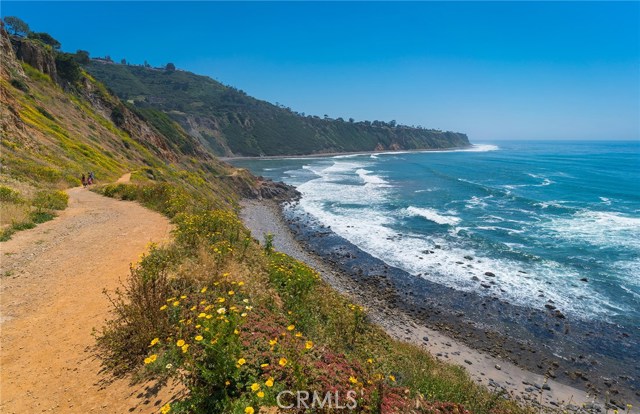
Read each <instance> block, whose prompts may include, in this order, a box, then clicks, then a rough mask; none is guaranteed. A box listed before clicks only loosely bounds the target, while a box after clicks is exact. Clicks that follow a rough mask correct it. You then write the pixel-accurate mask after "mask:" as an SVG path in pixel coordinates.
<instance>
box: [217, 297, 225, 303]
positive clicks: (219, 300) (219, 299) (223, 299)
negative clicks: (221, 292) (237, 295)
mask: <svg viewBox="0 0 640 414" xmlns="http://www.w3.org/2000/svg"><path fill="white" fill-rule="evenodd" d="M225 300H226V299H225V298H218V303H222V302H224V301H225Z"/></svg>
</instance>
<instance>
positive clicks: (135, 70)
mask: <svg viewBox="0 0 640 414" xmlns="http://www.w3.org/2000/svg"><path fill="white" fill-rule="evenodd" d="M86 69H87V71H89V72H90V73H91V74H92V75H93V76H95V77H96V78H97V79H99V80H100V81H102V82H104V83H105V84H106V85H107V86H108V87H109V88H110V89H112V90H113V91H114V92H115V94H117V95H118V96H119V97H120V98H122V99H123V100H127V101H129V102H131V103H132V105H135V106H136V107H139V108H154V109H157V110H160V111H163V112H164V113H166V114H168V115H169V116H170V117H171V118H172V119H174V120H176V121H177V122H178V123H179V124H180V125H181V126H182V127H183V128H184V129H185V130H186V131H187V132H188V133H189V134H191V135H192V136H194V137H197V138H199V139H200V141H201V142H202V143H203V144H204V145H205V146H207V147H208V148H209V149H210V150H211V151H212V152H214V153H215V154H217V155H247V156H258V155H284V154H312V153H321V152H344V151H373V150H389V149H418V148H449V147H460V146H466V145H469V141H468V139H467V137H466V135H464V134H460V133H454V132H441V131H436V130H428V129H418V128H411V127H407V126H396V125H395V124H389V123H385V122H379V121H374V122H373V123H370V122H349V121H344V120H342V119H336V120H333V119H320V118H318V117H312V116H307V117H304V116H301V115H299V114H296V113H294V112H292V111H291V110H289V109H286V108H282V107H278V106H276V105H272V104H270V103H268V102H265V101H261V100H258V99H255V98H252V97H250V96H248V95H247V94H246V93H244V92H243V91H241V90H238V89H235V88H231V87H228V86H224V85H222V84H221V83H219V82H216V81H214V80H213V79H211V78H208V77H206V76H200V75H196V74H193V73H190V72H185V71H168V70H159V69H153V68H145V67H142V66H130V65H118V64H113V63H105V62H102V61H92V62H91V63H89V64H88V65H87V66H86Z"/></svg>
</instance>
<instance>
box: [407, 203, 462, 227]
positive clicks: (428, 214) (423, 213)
mask: <svg viewBox="0 0 640 414" xmlns="http://www.w3.org/2000/svg"><path fill="white" fill-rule="evenodd" d="M405 211H406V212H407V214H409V215H412V216H420V217H424V218H426V219H427V220H429V221H433V222H434V223H438V224H446V225H450V226H453V225H456V224H458V223H460V217H456V216H450V215H444V214H440V213H439V212H437V211H436V210H433V209H430V208H420V207H413V206H410V207H407V209H406V210H405Z"/></svg>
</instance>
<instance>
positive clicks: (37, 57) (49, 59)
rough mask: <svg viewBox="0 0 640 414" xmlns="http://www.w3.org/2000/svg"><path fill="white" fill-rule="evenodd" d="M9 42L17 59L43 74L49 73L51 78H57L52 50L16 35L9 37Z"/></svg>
mask: <svg viewBox="0 0 640 414" xmlns="http://www.w3.org/2000/svg"><path fill="white" fill-rule="evenodd" d="M11 44H12V45H13V50H14V51H15V55H16V57H17V58H18V59H19V60H21V61H23V62H25V63H27V64H29V65H30V66H32V67H33V68H35V69H37V70H38V71H40V72H42V73H44V74H45V75H49V76H50V77H51V79H53V80H57V79H58V73H57V71H56V59H55V54H54V53H55V52H54V51H53V50H51V49H50V48H46V47H42V46H41V45H38V44H37V43H36V42H34V41H32V40H29V39H23V38H17V37H12V38H11Z"/></svg>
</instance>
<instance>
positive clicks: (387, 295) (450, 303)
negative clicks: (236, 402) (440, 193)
mask: <svg viewBox="0 0 640 414" xmlns="http://www.w3.org/2000/svg"><path fill="white" fill-rule="evenodd" d="M241 215H242V217H243V220H244V222H245V224H246V225H247V227H249V229H250V230H251V231H252V233H253V235H254V237H256V238H257V239H262V237H263V235H264V234H266V233H272V234H274V240H275V246H276V248H277V249H278V250H280V251H283V252H285V253H287V254H289V255H291V256H293V257H296V258H297V259H299V260H302V261H304V262H306V263H308V264H309V265H311V266H312V267H314V268H315V269H316V270H318V271H320V273H321V274H322V276H323V278H324V279H325V280H326V281H327V282H328V283H329V284H331V285H332V286H333V287H334V288H335V289H337V290H338V291H340V292H342V293H344V294H347V295H350V296H351V297H353V299H354V300H355V301H357V302H360V303H361V304H362V305H364V306H366V307H367V308H369V309H370V312H369V316H370V318H371V319H372V320H373V321H374V322H375V323H377V324H379V325H380V326H382V327H383V328H384V329H385V330H386V331H387V332H388V333H389V334H391V335H393V336H394V337H396V338H398V339H401V340H405V341H410V342H415V343H417V344H420V345H422V346H425V347H426V348H428V349H429V350H430V351H431V352H432V353H433V354H434V355H436V356H437V357H438V358H441V359H444V360H449V361H453V362H456V363H458V364H460V365H462V366H464V367H465V368H466V369H467V371H469V373H470V375H471V376H472V378H474V379H476V380H477V381H478V382H481V383H484V384H485V385H487V386H489V387H491V388H495V389H496V390H503V391H505V392H507V393H508V394H510V395H511V396H512V397H513V398H515V399H517V400H525V401H529V402H531V403H534V404H539V403H541V404H542V405H544V406H548V407H561V406H562V407H564V408H569V409H571V408H573V409H578V408H579V407H582V406H583V404H584V406H585V407H587V408H589V409H590V410H591V411H596V412H597V411H599V410H602V411H603V412H604V410H606V409H608V408H611V409H615V408H618V409H625V406H626V404H629V403H631V404H633V405H636V404H637V402H638V400H640V398H638V397H639V395H640V394H639V391H638V382H639V378H640V368H639V367H638V363H637V361H638V360H640V348H638V347H637V344H639V343H640V340H639V339H638V335H637V333H636V332H625V331H623V330H621V329H619V328H618V327H615V326H612V325H610V324H606V323H586V322H582V321H577V320H572V319H571V318H568V317H567V316H565V315H564V314H563V313H562V312H560V311H559V310H557V309H555V308H553V306H549V307H547V309H546V310H545V311H541V310H534V309H528V308H522V307H517V306H514V305H511V304H509V303H506V302H504V301H502V300H500V299H499V298H497V297H495V296H490V295H478V294H474V293H465V292H460V291H456V290H454V289H451V288H447V287H444V286H441V285H438V284H435V283H431V282H429V281H427V280H426V279H423V278H420V277H415V276H412V275H409V274H408V273H406V272H404V271H402V270H401V269H397V268H394V267H392V266H388V265H386V264H385V263H384V262H382V261H381V260H379V259H377V258H374V257H372V256H370V255H369V254H367V253H366V252H363V251H361V250H360V249H358V248H357V247H356V246H354V245H352V244H351V243H349V242H347V241H346V240H344V239H342V238H341V237H339V236H337V235H336V234H335V233H333V232H332V231H331V229H329V228H326V227H324V226H322V225H321V224H320V223H317V222H315V221H314V219H313V218H312V217H309V216H307V215H305V214H301V213H300V211H298V210H297V209H296V208H295V203H285V204H283V205H282V206H281V205H279V204H277V203H275V202H273V201H268V200H263V201H255V200H251V201H250V200H247V201H245V202H244V203H243V211H242V214H241ZM424 253H425V254H428V252H424ZM465 260H467V261H469V262H470V263H473V261H474V258H473V257H469V258H466V259H465ZM488 273H491V272H488ZM490 278H491V275H487V279H489V280H490ZM487 283H489V284H490V282H487ZM621 350H623V351H624V352H621Z"/></svg>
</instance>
